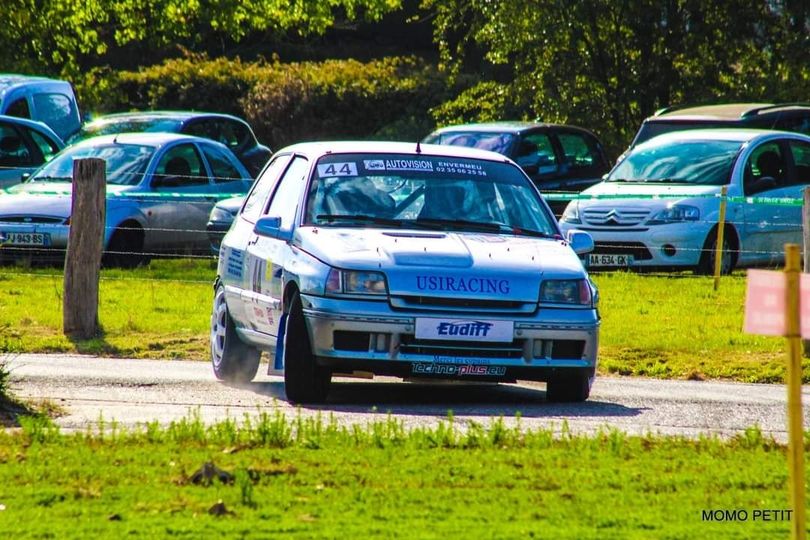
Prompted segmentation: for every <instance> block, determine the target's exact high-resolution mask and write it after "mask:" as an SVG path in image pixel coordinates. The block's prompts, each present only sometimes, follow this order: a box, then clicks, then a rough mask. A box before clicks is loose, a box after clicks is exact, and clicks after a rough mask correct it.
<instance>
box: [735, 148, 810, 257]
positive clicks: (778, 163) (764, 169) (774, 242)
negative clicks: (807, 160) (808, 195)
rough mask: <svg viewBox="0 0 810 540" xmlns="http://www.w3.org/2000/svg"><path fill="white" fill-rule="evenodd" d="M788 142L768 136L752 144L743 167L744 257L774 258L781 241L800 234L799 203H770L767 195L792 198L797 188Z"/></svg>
mask: <svg viewBox="0 0 810 540" xmlns="http://www.w3.org/2000/svg"><path fill="white" fill-rule="evenodd" d="M788 152H789V150H788V148H787V142H786V141H785V140H783V139H780V140H769V141H765V142H763V143H762V144H760V145H758V146H756V147H755V148H753V149H752V150H751V152H750V154H749V155H748V158H747V160H746V163H745V167H744V169H743V192H744V194H745V196H746V197H750V199H749V200H748V201H746V202H747V204H745V205H744V206H743V217H744V220H743V226H742V230H743V241H742V254H741V257H742V259H743V260H747V262H748V263H752V262H776V261H778V260H780V259H781V258H782V253H783V251H784V248H783V246H784V244H785V243H787V242H790V241H793V240H794V239H795V238H794V237H795V236H796V234H797V232H798V233H799V239H800V238H801V207H794V206H792V205H784V204H773V203H769V202H768V199H782V198H795V197H798V196H800V193H799V192H800V189H799V187H798V186H797V184H796V182H795V180H794V177H793V168H792V165H791V164H790V162H789V160H788Z"/></svg>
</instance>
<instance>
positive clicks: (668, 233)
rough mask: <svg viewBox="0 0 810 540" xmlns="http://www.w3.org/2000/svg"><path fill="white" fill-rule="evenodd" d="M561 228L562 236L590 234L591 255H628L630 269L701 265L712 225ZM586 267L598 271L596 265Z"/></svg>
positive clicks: (581, 226) (683, 224)
mask: <svg viewBox="0 0 810 540" xmlns="http://www.w3.org/2000/svg"><path fill="white" fill-rule="evenodd" d="M562 228H563V231H564V232H567V230H568V229H577V230H580V231H585V232H587V233H588V234H590V235H591V237H592V238H593V241H594V250H593V252H592V255H616V254H621V255H631V256H632V257H633V263H632V265H630V266H631V267H693V266H696V265H697V264H698V263H699V262H700V257H701V255H702V254H703V247H704V244H705V242H706V237H707V236H708V235H709V231H710V230H711V224H706V223H672V224H668V225H655V226H650V227H646V228H644V229H641V230H633V231H626V230H621V229H619V228H614V229H600V228H593V227H588V226H583V225H573V224H563V226H562ZM591 260H593V259H592V258H591ZM589 267H590V268H591V269H597V268H600V266H599V265H598V264H591V265H590V266H589Z"/></svg>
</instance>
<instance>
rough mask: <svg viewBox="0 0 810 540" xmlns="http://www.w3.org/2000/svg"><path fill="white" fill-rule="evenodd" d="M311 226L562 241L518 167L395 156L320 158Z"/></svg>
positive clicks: (310, 197)
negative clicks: (411, 230)
mask: <svg viewBox="0 0 810 540" xmlns="http://www.w3.org/2000/svg"><path fill="white" fill-rule="evenodd" d="M305 223H306V224H311V225H319V226H339V227H347V226H349V227H351V226H356V227H374V226H377V227H396V228H419V229H432V230H463V231H474V232H491V233H507V234H525V235H530V236H549V237H553V236H555V235H557V234H559V232H558V229H557V227H556V222H555V220H554V218H553V216H552V215H551V214H550V213H548V211H547V210H546V208H545V206H544V205H543V203H542V201H541V199H540V196H539V194H538V193H537V191H536V189H535V188H534V186H533V185H532V184H531V183H530V182H529V180H528V179H527V178H526V176H525V175H524V174H523V173H522V172H521V170H520V169H519V168H517V167H515V166H514V165H511V164H508V163H498V162H492V161H485V160H478V159H469V158H456V157H437V156H413V155H396V154H342V155H341V154H338V155H329V156H325V157H323V158H321V159H320V160H319V161H318V163H317V166H316V168H315V172H314V177H313V179H312V182H311V183H310V189H309V193H308V197H307V202H306V216H305Z"/></svg>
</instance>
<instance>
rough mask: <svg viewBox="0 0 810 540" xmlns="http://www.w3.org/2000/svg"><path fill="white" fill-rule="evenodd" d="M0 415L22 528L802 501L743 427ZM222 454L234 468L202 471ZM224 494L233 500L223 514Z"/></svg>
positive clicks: (395, 527)
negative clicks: (655, 430) (635, 428)
mask: <svg viewBox="0 0 810 540" xmlns="http://www.w3.org/2000/svg"><path fill="white" fill-rule="evenodd" d="M22 425H23V428H22V430H20V431H18V432H16V433H11V432H0V486H1V487H0V505H3V507H4V508H5V509H4V510H2V511H0V530H3V531H4V535H6V536H7V537H9V538H121V537H143V538H170V537H181V538H208V537H219V536H222V537H226V538H370V537H386V538H420V539H421V538H462V537H463V538H521V539H523V538H532V537H534V538H555V539H565V538H571V539H574V538H576V539H587V538H593V539H611V538H622V539H624V538H631V539H632V538H639V539H641V538H673V539H674V538H678V539H682V538H769V537H771V538H785V537H787V536H788V531H789V523H788V522H786V521H782V522H761V521H759V522H754V521H751V520H749V521H746V522H726V523H710V522H704V521H703V520H702V512H703V510H710V509H722V510H725V509H729V510H734V509H744V510H746V511H747V512H748V513H749V515H751V514H752V513H753V511H754V510H756V509H763V508H767V509H785V508H787V502H786V501H787V495H786V482H787V468H786V457H785V448H784V447H782V446H780V445H778V444H776V443H774V442H773V441H772V440H770V439H767V438H764V437H763V436H762V434H761V433H760V432H759V431H758V430H757V429H753V428H752V429H749V430H747V431H746V432H745V433H744V434H742V435H739V436H737V437H735V438H733V439H730V440H726V441H722V440H719V439H716V438H700V439H697V440H689V439H684V438H672V437H666V438H664V437H658V436H653V435H648V436H640V437H639V436H628V435H624V434H622V433H619V432H616V431H604V432H602V433H600V434H598V435H596V436H578V435H572V434H570V433H569V432H568V431H567V430H566V429H565V426H564V425H563V426H562V427H563V429H562V432H561V433H560V432H559V431H558V432H557V433H556V434H555V433H553V432H552V431H550V430H539V431H525V430H522V429H521V428H520V426H519V425H518V426H517V427H506V426H505V424H504V423H503V422H502V421H500V420H495V421H493V422H492V423H491V424H490V425H488V426H481V425H478V424H472V425H469V426H467V427H466V429H459V426H457V425H454V423H453V421H452V417H451V418H450V419H448V420H447V421H444V422H440V424H439V425H437V426H436V427H433V428H424V429H416V430H413V431H406V430H405V429H404V428H403V427H402V425H401V424H400V423H398V422H396V421H394V420H393V419H391V418H389V419H388V420H387V421H379V422H375V423H372V424H369V425H366V426H357V425H355V426H350V427H342V426H338V425H337V424H336V423H335V422H334V421H333V420H331V419H330V420H329V421H322V420H321V417H314V418H313V417H310V418H307V419H304V418H301V417H298V418H296V419H292V420H288V419H287V418H285V417H284V416H283V415H282V414H280V413H276V414H275V415H270V414H266V413H262V414H260V415H259V416H254V417H253V418H252V420H251V419H248V417H247V416H246V417H245V420H243V421H234V420H232V421H226V422H222V423H219V424H216V425H212V426H204V425H203V424H202V423H201V422H200V421H199V419H197V418H195V417H191V418H188V419H186V420H183V421H181V422H177V423H173V424H172V425H171V426H168V427H165V428H161V427H160V426H158V425H157V423H154V424H148V425H146V426H143V427H142V429H139V430H137V431H134V432H122V431H121V430H118V429H116V426H110V425H107V426H103V425H101V426H98V427H97V428H94V429H92V430H88V431H87V432H84V433H78V434H73V435H66V434H62V433H60V432H59V430H58V429H57V428H56V427H54V426H53V425H52V424H50V423H49V422H48V421H47V420H45V419H43V418H30V419H24V420H23V422H22ZM207 462H211V463H213V464H214V465H215V466H216V467H218V468H220V469H221V470H223V471H225V472H227V473H229V474H231V475H233V476H232V478H230V480H231V481H230V482H228V483H221V482H220V481H218V480H216V479H214V480H212V481H211V482H210V485H206V483H204V482H203V483H194V482H193V481H192V480H193V474H194V472H196V471H197V470H199V469H200V468H201V466H202V465H203V464H204V463H207ZM219 502H221V503H222V505H221V506H220V507H219V509H220V510H223V511H225V513H224V514H223V515H219V516H217V515H212V514H211V513H210V511H211V509H212V507H214V506H215V505H216V504H217V503H219Z"/></svg>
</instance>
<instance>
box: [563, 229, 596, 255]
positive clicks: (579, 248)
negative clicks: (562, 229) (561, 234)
mask: <svg viewBox="0 0 810 540" xmlns="http://www.w3.org/2000/svg"><path fill="white" fill-rule="evenodd" d="M567 236H568V238H567V239H568V243H569V244H571V249H573V250H574V253H576V254H577V255H584V254H585V253H590V252H591V251H593V238H591V235H590V234H588V233H586V232H585V231H578V230H576V229H571V230H570V231H568V235H567Z"/></svg>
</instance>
